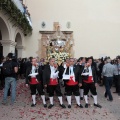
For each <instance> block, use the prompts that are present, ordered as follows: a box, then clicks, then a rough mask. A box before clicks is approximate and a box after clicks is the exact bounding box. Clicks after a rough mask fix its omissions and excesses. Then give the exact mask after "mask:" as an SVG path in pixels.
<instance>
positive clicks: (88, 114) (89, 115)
mask: <svg viewBox="0 0 120 120" xmlns="http://www.w3.org/2000/svg"><path fill="white" fill-rule="evenodd" d="M114 89H115V88H112V91H114ZM97 90H98V101H99V103H100V104H101V105H102V108H101V109H100V108H96V107H94V106H93V98H91V97H89V108H88V109H87V108H83V109H81V108H78V107H77V106H76V101H75V99H74V96H73V97H72V108H71V109H68V108H66V109H62V108H60V106H59V101H58V98H57V97H56V96H55V97H54V104H55V105H54V107H53V108H52V109H48V108H44V107H43V104H42V100H41V98H40V97H39V96H37V99H36V100H37V105H36V107H33V108H31V107H30V106H31V101H32V100H31V95H30V90H29V88H26V87H25V84H24V80H19V81H18V83H17V95H16V96H17V100H16V103H15V104H14V105H13V106H11V105H10V97H8V105H7V106H5V105H3V104H1V106H0V120H87V119H88V120H102V119H103V120H120V97H119V96H118V95H117V94H113V98H114V101H113V102H108V101H107V100H106V99H105V98H104V95H103V93H104V87H98V88H97ZM63 91H64V89H63V87H62V92H63ZM63 93H64V92H63ZM2 98H3V90H0V99H1V101H2ZM63 100H64V104H65V105H66V107H67V102H66V100H65V97H64V98H63ZM81 103H82V105H83V106H84V105H85V102H84V100H82V101H81ZM47 104H48V105H49V100H48V101H47Z"/></svg>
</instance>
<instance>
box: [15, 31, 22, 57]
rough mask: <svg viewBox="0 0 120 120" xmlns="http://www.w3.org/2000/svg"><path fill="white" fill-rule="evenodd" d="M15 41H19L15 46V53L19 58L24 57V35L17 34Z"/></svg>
mask: <svg viewBox="0 0 120 120" xmlns="http://www.w3.org/2000/svg"><path fill="white" fill-rule="evenodd" d="M15 42H16V43H17V44H16V48H15V55H16V56H17V58H18V57H22V37H21V34H20V33H17V34H16V37H15Z"/></svg>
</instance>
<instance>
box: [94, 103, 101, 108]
mask: <svg viewBox="0 0 120 120" xmlns="http://www.w3.org/2000/svg"><path fill="white" fill-rule="evenodd" d="M94 106H95V107H99V108H102V106H101V105H99V104H95V103H94Z"/></svg>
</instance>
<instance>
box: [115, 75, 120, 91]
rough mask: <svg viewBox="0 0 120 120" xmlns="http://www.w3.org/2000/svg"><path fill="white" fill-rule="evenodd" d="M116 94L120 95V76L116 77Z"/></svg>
mask: <svg viewBox="0 0 120 120" xmlns="http://www.w3.org/2000/svg"><path fill="white" fill-rule="evenodd" d="M114 82H115V88H116V92H118V93H120V75H115V76H114Z"/></svg>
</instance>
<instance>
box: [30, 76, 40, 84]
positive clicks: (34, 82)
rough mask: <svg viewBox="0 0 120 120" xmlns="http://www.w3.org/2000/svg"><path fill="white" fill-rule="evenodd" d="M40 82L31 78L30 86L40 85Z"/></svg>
mask: <svg viewBox="0 0 120 120" xmlns="http://www.w3.org/2000/svg"><path fill="white" fill-rule="evenodd" d="M38 83H39V81H38V80H37V78H35V77H34V78H31V81H30V84H38Z"/></svg>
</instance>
